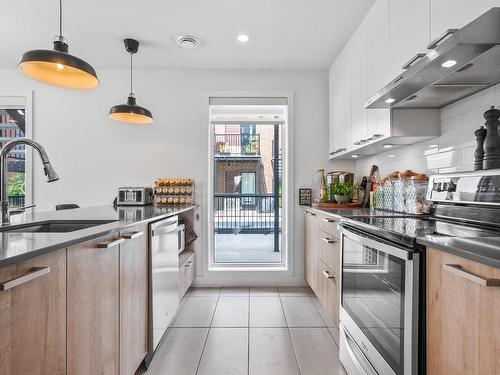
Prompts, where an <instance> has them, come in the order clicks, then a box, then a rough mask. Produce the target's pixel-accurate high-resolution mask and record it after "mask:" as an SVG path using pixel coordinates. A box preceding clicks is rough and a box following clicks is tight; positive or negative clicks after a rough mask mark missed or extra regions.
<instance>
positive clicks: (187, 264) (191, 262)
mask: <svg viewBox="0 0 500 375" xmlns="http://www.w3.org/2000/svg"><path fill="white" fill-rule="evenodd" d="M192 264H193V261H192V260H189V261H187V262H186V264H185V265H184V267H191V265H192Z"/></svg>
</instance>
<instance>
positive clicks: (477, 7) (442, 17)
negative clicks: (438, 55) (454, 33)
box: [395, 0, 500, 40]
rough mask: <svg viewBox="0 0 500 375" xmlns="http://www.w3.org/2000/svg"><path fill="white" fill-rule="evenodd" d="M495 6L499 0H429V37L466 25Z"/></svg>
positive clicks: (499, 2)
mask: <svg viewBox="0 0 500 375" xmlns="http://www.w3.org/2000/svg"><path fill="white" fill-rule="evenodd" d="M395 1H397V0H395ZM495 6H500V1H499V0H431V39H432V40H434V39H436V38H437V37H438V36H440V35H441V34H443V33H444V32H445V31H446V30H447V29H457V28H461V27H462V26H465V25H467V24H468V23H469V22H471V21H473V20H474V19H475V18H477V17H479V16H480V15H481V14H483V13H485V12H486V11H487V10H489V9H490V8H493V7H495Z"/></svg>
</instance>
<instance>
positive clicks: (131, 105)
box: [109, 39, 153, 124]
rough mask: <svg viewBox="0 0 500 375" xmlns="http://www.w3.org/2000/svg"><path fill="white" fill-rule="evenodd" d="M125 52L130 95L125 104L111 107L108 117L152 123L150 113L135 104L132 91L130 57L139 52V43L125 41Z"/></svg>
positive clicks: (132, 121) (131, 121)
mask: <svg viewBox="0 0 500 375" xmlns="http://www.w3.org/2000/svg"><path fill="white" fill-rule="evenodd" d="M123 42H124V43H125V50H126V51H127V52H128V53H130V94H129V95H128V98H127V103H126V104H119V105H115V106H114V107H111V109H110V110H109V117H111V118H112V119H113V120H116V121H121V122H128V123H131V124H149V123H151V122H153V115H152V114H151V112H150V111H149V110H148V109H146V108H144V107H141V106H138V105H137V104H136V100H135V95H134V93H133V91H132V78H133V76H132V56H133V55H134V54H135V53H137V51H138V50H139V42H138V41H137V40H135V39H125V40H124V41H123Z"/></svg>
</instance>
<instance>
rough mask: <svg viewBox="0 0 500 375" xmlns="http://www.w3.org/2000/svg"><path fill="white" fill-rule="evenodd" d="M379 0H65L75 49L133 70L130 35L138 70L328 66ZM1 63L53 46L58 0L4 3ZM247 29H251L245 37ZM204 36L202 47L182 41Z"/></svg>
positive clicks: (102, 65) (100, 63)
mask: <svg viewBox="0 0 500 375" xmlns="http://www.w3.org/2000/svg"><path fill="white" fill-rule="evenodd" d="M373 2H374V0H355V1H346V0H246V1H243V0H211V1H210V0H100V1H97V0H86V1H75V0H72V1H70V0H65V1H64V4H63V6H64V30H63V34H64V37H65V38H66V39H67V40H68V42H69V46H70V53H73V54H75V55H77V56H79V57H81V58H83V59H85V60H87V61H88V62H89V63H91V64H92V65H93V66H94V67H95V68H98V69H106V68H127V67H128V61H129V59H128V58H127V55H126V53H125V50H124V47H123V42H122V40H123V38H126V37H132V38H135V39H138V40H139V41H140V42H141V47H140V48H139V55H137V57H136V58H135V66H136V67H138V68H223V69H323V68H328V67H329V66H330V65H331V64H332V62H333V61H334V60H335V57H336V56H337V54H338V53H339V52H340V50H341V49H342V47H343V45H344V44H345V43H346V41H347V40H348V38H349V37H350V35H351V34H352V32H353V31H354V30H355V29H356V27H357V26H358V25H359V23H360V21H361V19H362V18H363V16H364V15H365V14H366V12H367V11H368V9H369V7H370V6H371V5H372V4H373ZM2 3H3V5H2V21H1V22H0V35H1V41H2V42H1V53H0V68H3V69H9V68H15V66H16V64H17V62H18V60H19V58H20V56H21V54H22V53H23V52H24V51H25V50H28V49H39V48H51V45H52V41H53V37H54V36H55V35H56V34H57V33H58V1H57V0H15V1H8V0H3V1H2ZM240 33H246V34H248V35H250V41H249V42H248V43H246V44H242V43H239V42H238V41H237V40H236V36H237V35H238V34H240ZM179 34H191V35H195V36H197V37H199V38H200V39H201V41H202V46H201V47H200V48H199V49H196V50H185V49H180V48H179V47H177V46H176V45H175V37H176V36H177V35H179Z"/></svg>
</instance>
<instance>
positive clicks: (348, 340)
mask: <svg viewBox="0 0 500 375" xmlns="http://www.w3.org/2000/svg"><path fill="white" fill-rule="evenodd" d="M342 333H343V334H344V335H345V344H346V345H345V348H346V350H347V353H348V355H349V357H351V360H352V363H353V364H354V366H356V368H357V369H358V371H359V373H360V374H361V375H376V374H377V372H376V370H375V369H374V368H373V367H372V365H371V364H370V363H366V364H365V365H366V367H368V368H369V369H370V370H369V372H368V371H367V370H366V368H365V366H363V364H361V361H360V358H359V357H358V356H356V354H355V353H354V350H353V349H352V347H351V345H356V346H357V344H356V342H355V341H354V339H353V338H352V337H351V335H350V334H349V333H348V332H347V331H346V330H345V329H343V332H342ZM358 351H359V352H360V353H362V351H361V349H358ZM361 355H363V354H361Z"/></svg>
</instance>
